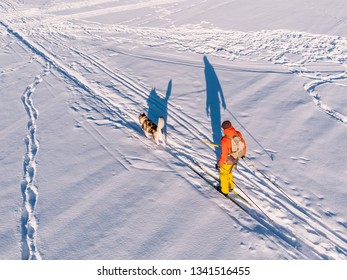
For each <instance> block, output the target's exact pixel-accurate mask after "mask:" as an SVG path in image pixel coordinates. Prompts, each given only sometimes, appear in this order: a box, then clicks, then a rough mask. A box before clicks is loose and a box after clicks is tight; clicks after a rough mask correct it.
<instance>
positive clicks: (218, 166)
mask: <svg viewBox="0 0 347 280" xmlns="http://www.w3.org/2000/svg"><path fill="white" fill-rule="evenodd" d="M215 167H216V169H217V170H219V168H220V165H219V163H218V162H217V163H216V165H215Z"/></svg>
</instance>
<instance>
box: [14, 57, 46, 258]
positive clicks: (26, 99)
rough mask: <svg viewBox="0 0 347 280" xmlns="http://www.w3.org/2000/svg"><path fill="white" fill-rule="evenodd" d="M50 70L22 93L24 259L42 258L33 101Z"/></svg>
mask: <svg viewBox="0 0 347 280" xmlns="http://www.w3.org/2000/svg"><path fill="white" fill-rule="evenodd" d="M49 72H50V65H49V63H47V65H46V69H45V71H44V74H42V75H38V76H36V77H35V80H34V82H33V83H32V84H30V85H28V87H27V88H26V90H25V91H24V93H23V95H22V103H23V105H24V108H25V110H26V112H27V115H28V125H27V128H28V132H27V135H26V137H25V140H24V142H25V146H26V153H25V156H24V162H23V169H24V175H23V181H22V183H21V191H22V198H23V206H22V217H21V225H22V226H21V229H22V259H23V260H39V259H42V257H41V254H40V251H39V249H38V247H37V230H38V219H37V216H36V213H35V210H36V205H37V200H38V196H39V192H38V186H37V185H36V182H35V177H36V172H37V170H36V165H37V163H36V158H37V153H38V150H39V146H40V145H39V141H38V140H37V137H36V134H37V133H36V123H37V122H36V121H37V118H38V114H39V112H38V111H37V109H36V108H35V106H34V103H33V99H32V96H33V93H34V92H35V90H36V88H37V86H38V85H39V84H40V83H41V82H42V80H43V77H44V76H46V75H48V74H49Z"/></svg>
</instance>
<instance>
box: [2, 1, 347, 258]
mask: <svg viewBox="0 0 347 280" xmlns="http://www.w3.org/2000/svg"><path fill="white" fill-rule="evenodd" d="M346 65H347V2H346V1H342V0H339V1H327V0H319V1H314V0H305V1H302V0H300V1H299V0H292V1H281V4H280V5H278V1H275V0H253V1H251V0H249V1H241V0H234V1H214V0H204V1H200V0H199V1H198V0H189V1H188V0H186V1H184V0H147V1H144V0H143V1H110V0H93V1H88V0H73V1H63V0H60V1H47V0H35V1H33V0H29V1H20V0H6V1H0V100H1V102H0V145H1V149H0V162H1V163H0V174H1V175H0V184H1V192H0V200H1V205H0V214H1V215H0V248H1V250H0V259H3V260H5V259H23V260H26V259H55V260H57V259H85V260H86V259H125V260H127V259H248V260H251V259H270V260H272V259H314V260H315V259H340V260H341V259H342V260H345V259H347V207H346V205H347V203H346V201H347V192H346V183H347V166H346V149H347V141H346V140H345V139H347V109H346V108H347V97H346V87H347V69H346ZM142 112H145V113H146V114H147V115H148V116H149V117H150V119H151V120H153V121H155V122H156V121H157V120H158V118H159V117H160V116H163V117H164V119H165V120H166V126H165V127H164V133H165V135H166V136H167V145H166V147H163V146H157V145H156V144H155V143H154V142H153V141H152V140H151V139H148V138H146V137H145V136H144V133H143V131H142V130H141V128H140V126H139V123H138V115H139V114H140V113H142ZM227 119H229V120H230V121H231V122H232V123H233V125H234V126H235V128H236V129H237V130H239V131H241V132H242V133H243V135H244V137H245V139H246V142H247V148H248V153H247V157H248V159H249V160H248V161H241V162H240V163H239V165H238V168H237V169H236V170H235V171H234V177H235V182H236V184H237V190H238V191H239V192H240V193H242V194H243V195H244V196H246V197H248V198H249V200H251V201H252V202H251V204H252V205H253V206H250V205H248V204H247V203H245V202H240V204H241V206H242V207H243V208H244V209H245V210H246V211H243V210H241V209H240V208H239V207H237V206H236V205H235V204H234V203H232V201H230V200H228V199H226V198H224V197H223V196H222V195H220V194H219V193H218V192H217V191H216V190H215V189H214V188H212V187H211V185H210V184H209V183H208V182H210V183H212V184H215V183H216V180H215V179H214V178H213V176H214V177H215V176H217V175H218V174H217V171H215V170H214V164H215V162H216V160H217V159H218V157H219V153H220V150H219V149H218V148H216V147H213V146H210V145H208V144H206V141H207V142H213V143H219V141H220V138H221V136H222V131H221V128H220V124H221V122H222V121H223V120H227ZM197 162H199V163H201V164H202V165H203V166H204V168H207V169H208V170H210V171H211V172H213V176H210V175H209V174H207V173H205V172H204V171H203V170H201V169H200V168H199V167H198V165H197ZM197 172H198V173H200V175H201V176H203V178H202V177H201V176H199V175H198V174H197Z"/></svg>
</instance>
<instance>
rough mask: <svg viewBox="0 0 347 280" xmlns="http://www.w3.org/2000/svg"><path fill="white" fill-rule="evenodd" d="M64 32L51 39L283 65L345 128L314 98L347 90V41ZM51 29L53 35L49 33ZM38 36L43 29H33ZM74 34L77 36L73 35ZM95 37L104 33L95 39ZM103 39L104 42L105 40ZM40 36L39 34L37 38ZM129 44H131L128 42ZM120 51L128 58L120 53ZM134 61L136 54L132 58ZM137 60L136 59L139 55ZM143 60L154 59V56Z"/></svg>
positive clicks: (282, 35)
mask: <svg viewBox="0 0 347 280" xmlns="http://www.w3.org/2000/svg"><path fill="white" fill-rule="evenodd" d="M66 28H67V29H68V31H64V34H63V33H62V32H61V30H60V29H61V26H60V24H54V23H52V24H51V28H50V31H49V34H48V33H47V34H45V36H46V37H47V36H54V35H52V34H58V35H59V36H61V37H62V38H64V37H66V34H69V36H77V35H78V34H85V33H88V34H93V36H95V37H97V38H98V40H101V41H109V40H111V41H113V42H114V43H115V44H117V43H123V42H124V41H126V40H127V39H126V38H123V37H122V36H121V34H123V33H124V34H131V35H132V39H131V41H132V42H136V43H139V44H142V45H145V46H150V47H155V46H164V45H165V46H168V47H170V48H174V49H176V50H179V51H185V52H194V53H198V54H205V55H213V56H218V57H222V58H227V59H229V60H245V59H247V60H263V61H268V62H269V63H272V64H275V65H282V66H283V67H284V68H286V69H287V70H288V71H289V72H290V73H292V74H295V75H298V76H300V77H302V78H303V79H304V80H305V81H306V82H305V84H304V89H305V91H306V92H307V94H308V95H309V96H310V97H311V98H312V100H313V104H314V105H315V106H316V107H317V108H318V109H319V110H321V111H323V112H324V113H326V114H327V115H329V116H330V117H332V118H333V119H335V120H336V121H338V122H340V123H342V124H344V125H347V115H345V114H343V113H341V112H338V111H337V110H335V109H333V108H332V107H331V106H329V105H328V104H327V103H325V102H324V100H323V99H322V97H321V96H319V95H318V94H317V91H316V89H317V88H318V87H320V86H322V85H325V84H332V85H335V86H344V87H347V83H346V81H347V65H346V61H347V38H344V37H337V36H328V35H320V34H318V35H316V34H309V33H305V32H296V31H289V30H274V31H261V32H251V33H247V32H237V31H224V30H219V29H212V30H206V29H202V28H201V27H200V26H199V25H196V26H191V25H189V26H187V27H177V28H170V29H161V28H149V27H129V26H124V25H107V26H104V25H100V24H94V25H93V24H90V25H88V26H85V25H83V26H79V25H78V24H77V23H71V22H68V24H67V25H66ZM52 30H55V31H54V32H52ZM34 33H38V34H42V33H45V30H42V29H39V30H37V31H36V30H35V29H34ZM75 34H76V35H75ZM98 34H102V35H99V36H98ZM105 34H106V36H107V38H105ZM38 36H40V35H38ZM129 40H130V39H129ZM114 52H115V53H117V52H121V53H123V54H125V55H126V52H124V51H117V50H115V51H114ZM130 55H133V56H136V54H130ZM138 56H140V55H138ZM146 59H152V60H156V58H155V57H146ZM322 62H324V63H329V64H331V65H335V66H336V68H339V69H337V70H336V71H324V70H321V71H318V70H316V71H312V70H310V69H309V68H310V67H312V66H315V65H316V64H317V63H322ZM171 63H172V62H171Z"/></svg>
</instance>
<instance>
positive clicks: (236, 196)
mask: <svg viewBox="0 0 347 280" xmlns="http://www.w3.org/2000/svg"><path fill="white" fill-rule="evenodd" d="M196 165H198V166H199V164H198V163H197V162H196ZM189 167H190V169H191V170H192V171H194V173H195V174H197V175H198V176H199V177H200V178H201V179H203V180H204V181H205V182H206V183H208V184H209V185H210V186H212V187H213V188H214V189H215V190H217V191H218V193H219V194H220V195H222V196H223V197H225V198H226V199H228V200H230V201H232V202H233V203H234V204H235V205H236V206H237V207H239V208H240V209H241V210H243V211H244V212H246V213H248V211H247V209H246V207H245V206H243V205H242V203H241V201H242V202H246V203H247V204H249V202H248V201H245V199H244V198H242V197H241V196H240V195H239V194H238V193H237V192H236V191H235V190H234V191H232V192H231V193H229V194H228V195H225V194H223V193H222V192H220V190H219V189H218V185H219V184H214V182H212V181H211V180H209V179H208V178H207V177H206V176H204V174H202V173H201V171H199V170H198V169H196V168H195V167H193V166H191V165H189ZM201 167H202V166H201V165H200V166H199V168H200V169H201V170H202V171H204V169H202V168H201ZM204 172H205V171H204ZM205 173H206V174H208V173H207V172H205ZM238 199H241V201H238Z"/></svg>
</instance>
